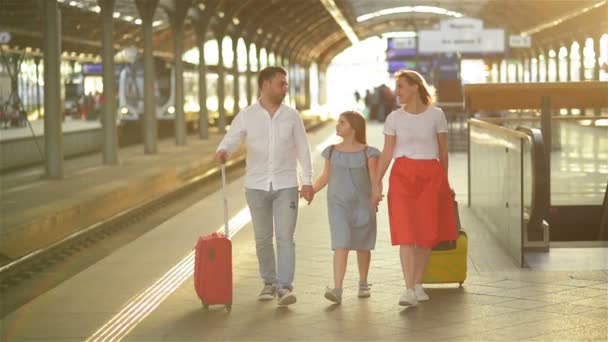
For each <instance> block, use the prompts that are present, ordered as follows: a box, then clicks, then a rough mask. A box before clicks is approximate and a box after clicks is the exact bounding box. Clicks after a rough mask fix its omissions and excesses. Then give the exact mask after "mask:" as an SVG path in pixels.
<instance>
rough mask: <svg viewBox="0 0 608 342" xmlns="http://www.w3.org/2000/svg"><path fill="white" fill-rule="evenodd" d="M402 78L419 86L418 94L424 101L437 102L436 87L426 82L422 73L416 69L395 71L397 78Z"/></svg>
mask: <svg viewBox="0 0 608 342" xmlns="http://www.w3.org/2000/svg"><path fill="white" fill-rule="evenodd" d="M400 78H403V79H405V81H406V82H407V83H408V84H409V85H417V86H418V94H419V95H420V100H421V101H422V103H424V104H425V105H431V104H433V103H434V102H435V88H434V87H433V86H431V85H429V84H428V83H426V81H425V80H424V77H422V75H420V74H419V73H417V72H416V71H414V70H400V71H397V72H396V73H395V80H399V79H400Z"/></svg>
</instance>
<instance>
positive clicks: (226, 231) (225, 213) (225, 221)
mask: <svg viewBox="0 0 608 342" xmlns="http://www.w3.org/2000/svg"><path fill="white" fill-rule="evenodd" d="M221 165H222V167H221V169H222V195H223V197H224V235H225V236H226V238H227V239H229V238H230V237H229V235H228V233H229V228H228V195H227V193H226V163H222V164H221Z"/></svg>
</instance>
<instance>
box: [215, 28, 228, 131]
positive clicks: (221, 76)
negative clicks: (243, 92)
mask: <svg viewBox="0 0 608 342" xmlns="http://www.w3.org/2000/svg"><path fill="white" fill-rule="evenodd" d="M216 38H217V39H218V44H217V45H218V47H217V56H218V59H217V60H218V63H217V105H218V111H219V115H220V117H219V120H218V122H217V126H218V128H219V131H220V133H226V123H227V120H226V108H225V107H224V100H225V98H226V89H225V85H224V83H225V77H226V72H225V70H226V68H225V67H224V49H223V47H222V45H223V44H222V42H223V40H224V31H223V30H222V31H220V32H219V33H216Z"/></svg>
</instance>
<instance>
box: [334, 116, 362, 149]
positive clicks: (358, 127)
mask: <svg viewBox="0 0 608 342" xmlns="http://www.w3.org/2000/svg"><path fill="white" fill-rule="evenodd" d="M340 116H341V117H343V118H344V120H346V121H348V124H349V125H350V127H352V128H353V129H354V130H355V140H356V141H358V142H359V143H361V144H364V145H367V136H366V133H365V116H363V114H361V113H359V112H357V111H354V110H349V111H346V112H344V113H342V114H340Z"/></svg>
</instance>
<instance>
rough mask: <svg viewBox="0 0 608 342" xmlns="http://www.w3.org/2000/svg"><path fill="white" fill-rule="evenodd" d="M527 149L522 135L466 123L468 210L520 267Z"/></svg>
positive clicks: (526, 143)
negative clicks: (467, 143) (467, 134)
mask: <svg viewBox="0 0 608 342" xmlns="http://www.w3.org/2000/svg"><path fill="white" fill-rule="evenodd" d="M530 145H531V140H530V139H529V138H528V136H527V135H526V134H524V133H522V132H518V131H515V130H512V129H508V128H504V127H500V126H497V125H493V124H489V123H486V122H482V121H479V120H475V119H472V120H470V121H469V206H470V207H471V209H472V210H473V212H474V213H475V215H476V216H477V217H478V218H480V219H481V220H482V221H483V222H484V223H485V225H486V226H487V227H488V228H489V229H490V231H491V232H492V234H493V235H494V236H495V237H496V238H497V240H498V241H499V243H500V244H501V245H502V246H503V247H504V248H505V250H506V251H507V252H508V253H509V254H510V255H511V256H512V257H513V259H514V260H515V262H516V264H517V265H519V267H523V266H524V256H523V249H524V243H523V236H524V206H525V203H526V201H527V202H530V200H529V199H528V200H526V201H525V200H524V194H525V193H527V192H528V190H526V189H525V186H526V184H530V181H529V180H526V178H530V177H531V176H530V174H531V170H530V169H526V165H527V162H525V160H531V159H532V156H531V151H530V149H531V147H530ZM528 165H529V164H528ZM528 193H529V192H528Z"/></svg>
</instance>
